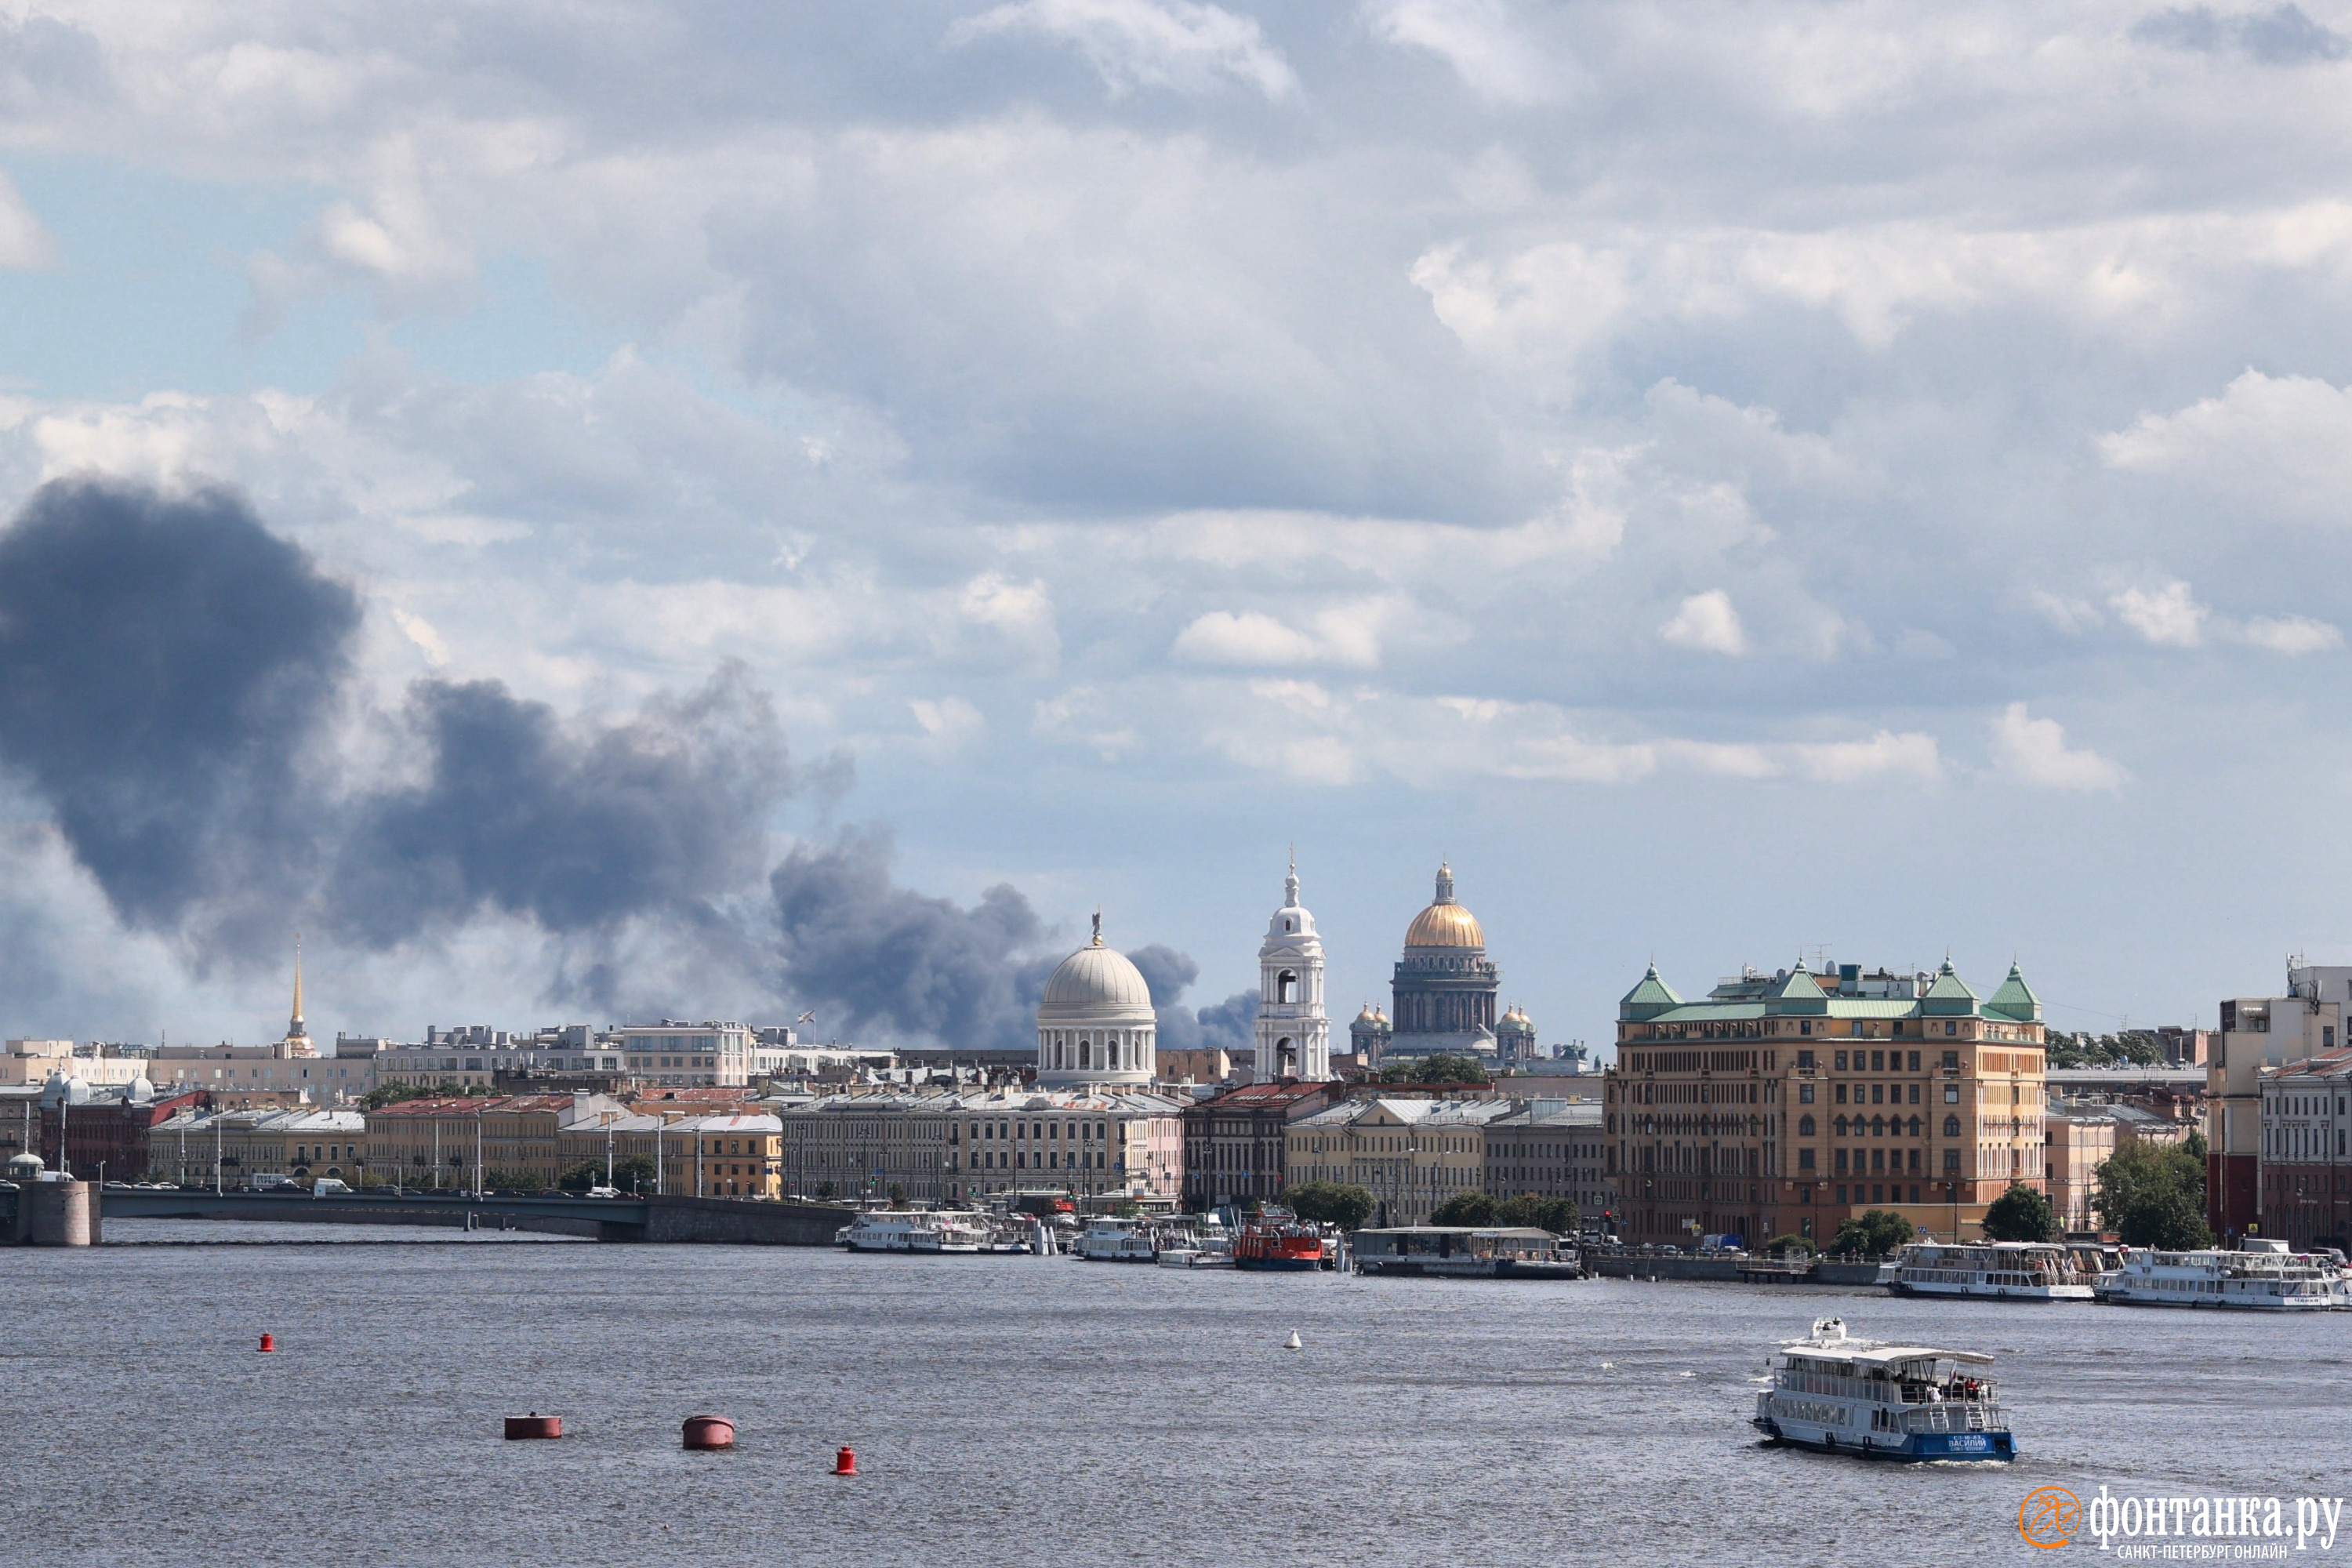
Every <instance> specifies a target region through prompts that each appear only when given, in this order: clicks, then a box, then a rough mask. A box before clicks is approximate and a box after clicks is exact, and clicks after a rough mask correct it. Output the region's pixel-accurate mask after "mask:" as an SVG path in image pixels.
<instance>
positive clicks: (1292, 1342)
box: [1282, 1329, 1307, 1351]
mask: <svg viewBox="0 0 2352 1568" xmlns="http://www.w3.org/2000/svg"><path fill="white" fill-rule="evenodd" d="M1282 1348H1283V1349H1284V1350H1286V1351H1303V1350H1305V1349H1306V1348H1307V1346H1306V1345H1305V1344H1304V1343H1303V1342H1300V1340H1299V1338H1298V1331H1297V1329H1293V1330H1291V1331H1290V1337H1289V1338H1288V1339H1286V1340H1285V1341H1283V1342H1282Z"/></svg>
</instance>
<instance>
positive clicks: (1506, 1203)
mask: <svg viewBox="0 0 2352 1568" xmlns="http://www.w3.org/2000/svg"><path fill="white" fill-rule="evenodd" d="M1577 1218H1578V1214H1577V1207H1576V1205H1575V1203H1574V1201H1573V1200H1571V1199H1569V1198H1547V1197H1542V1196H1539V1195H1538V1194H1534V1193H1522V1194H1519V1195H1518V1196H1517V1197H1515V1198H1505V1199H1504V1200H1503V1201H1502V1202H1500V1203H1498V1204H1496V1205H1495V1223H1496V1225H1515V1226H1536V1227H1537V1228H1538V1229H1541V1230H1548V1231H1550V1232H1551V1233H1552V1234H1553V1235H1554V1236H1574V1235H1575V1234H1576V1224H1577Z"/></svg>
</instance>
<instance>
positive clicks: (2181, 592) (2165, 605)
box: [2107, 580, 2212, 647]
mask: <svg viewBox="0 0 2352 1568" xmlns="http://www.w3.org/2000/svg"><path fill="white" fill-rule="evenodd" d="M2107 606H2108V608H2110V609H2112V610H2114V611H2115V613H2116V617H2117V618H2118V619H2120V620H2121V621H2122V622H2123V623H2124V624H2125V625H2126V626H2129V627H2131V629H2132V630H2134V631H2136V632H2137V633H2139V635H2140V636H2142V637H2146V638H2147V640H2148V641H2150V642H2152V643H2154V644H2156V645H2157V646H2158V647H2198V646H2200V644H2202V643H2203V642H2204V640H2205V622H2206V618H2207V617H2208V616H2210V615H2211V614H2212V612H2211V611H2210V610H2208V609H2207V608H2206V607H2205V606H2204V605H2200V604H2199V603H2198V602H2197V601H2196V599H2195V598H2194V597H2193V596H2192V595H2190V594H2189V584H2186V583H2183V582H2179V581H2178V580H2175V581H2173V582H2170V583H2167V584H2165V585H2164V586H2163V587H2161V588H2154V589H2149V588H2126V589H2125V590H2124V591H2123V592H2122V593H2120V594H2115V595H2109V597H2108V599H2107Z"/></svg>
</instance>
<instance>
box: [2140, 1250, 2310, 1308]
mask: <svg viewBox="0 0 2352 1568" xmlns="http://www.w3.org/2000/svg"><path fill="white" fill-rule="evenodd" d="M2246 1246H2247V1250H2244V1251H2240V1252H2228V1251H2224V1250H2222V1249H2221V1248H2220V1247H2200V1248H2199V1249H2198V1250H2196V1251H2193V1252H2159V1251H2156V1250H2154V1249H2141V1250H2136V1251H2134V1252H2133V1253H2132V1255H2131V1256H2130V1257H2129V1258H2126V1259H2124V1266H2123V1267H2122V1268H2118V1269H2116V1271H2115V1272H2114V1273H2112V1274H2103V1275H2101V1276H2100V1277H2099V1282H2098V1285H2097V1287H2096V1289H2097V1291H2098V1297H2099V1300H2102V1301H2113V1302H2116V1303H2117V1304H2119V1305H2122V1306H2127V1307H2215V1308H2221V1309H2223V1310H2237V1311H2254V1312H2325V1311H2329V1310H2347V1309H2352V1282H2347V1280H2346V1279H2345V1278H2344V1276H2343V1273H2342V1271H2341V1270H2340V1269H2338V1268H2336V1266H2335V1263H2334V1260H2333V1259H2329V1258H2314V1257H2310V1256H2308V1255H2306V1254H2303V1253H2294V1252H2288V1251H2285V1250H2284V1247H2285V1244H2284V1242H2273V1241H2266V1240H2265V1241H2256V1240H2252V1239H2251V1238H2250V1239H2249V1241H2248V1242H2247V1244H2246Z"/></svg>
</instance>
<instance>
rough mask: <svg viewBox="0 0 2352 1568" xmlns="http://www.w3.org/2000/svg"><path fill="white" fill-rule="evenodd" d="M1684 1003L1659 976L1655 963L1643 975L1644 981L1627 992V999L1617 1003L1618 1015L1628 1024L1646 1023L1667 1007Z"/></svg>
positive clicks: (1672, 988)
mask: <svg viewBox="0 0 2352 1568" xmlns="http://www.w3.org/2000/svg"><path fill="white" fill-rule="evenodd" d="M1681 1005H1683V999H1682V998H1681V997H1679V996H1677V995H1675V989H1674V987H1673V986H1671V985H1669V984H1666V983H1665V982H1664V981H1663V980H1661V979H1659V978H1658V966H1657V964H1655V963H1652V964H1651V965H1650V967H1649V970H1648V972H1647V973H1644V974H1643V976H1642V983H1641V984H1638V985H1636V986H1634V987H1633V989H1632V990H1631V991H1628V992H1626V993H1625V999H1624V1000H1623V1001H1622V1002H1620V1003H1618V1004H1617V1016H1618V1017H1619V1018H1620V1019H1622V1021H1623V1022H1625V1023H1628V1024H1640V1023H1646V1022H1647V1021H1648V1020H1650V1019H1652V1018H1654V1017H1656V1016H1658V1015H1659V1014H1660V1013H1663V1012H1664V1011H1665V1010H1666V1009H1668V1008H1670V1007H1679V1006H1681Z"/></svg>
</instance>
